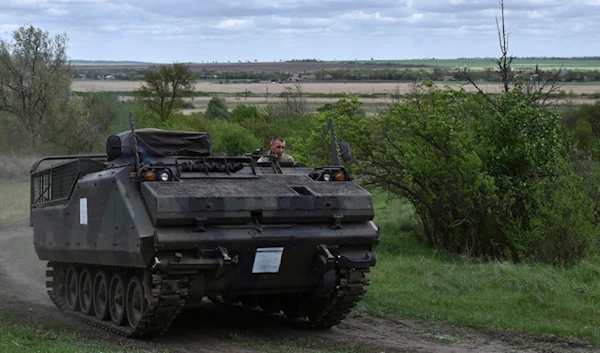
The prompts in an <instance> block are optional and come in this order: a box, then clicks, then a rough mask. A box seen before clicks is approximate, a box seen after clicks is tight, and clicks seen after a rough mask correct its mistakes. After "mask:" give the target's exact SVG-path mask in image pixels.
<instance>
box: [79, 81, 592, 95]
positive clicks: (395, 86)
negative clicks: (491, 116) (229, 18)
mask: <svg viewBox="0 0 600 353" xmlns="http://www.w3.org/2000/svg"><path fill="white" fill-rule="evenodd" d="M141 83H142V82H141V81H93V80H80V81H74V82H73V85H72V86H71V87H72V89H73V91H76V92H87V91H99V90H104V91H111V92H131V91H133V90H135V89H138V88H139V87H140V84H141ZM443 84H446V82H445V83H440V85H443ZM448 84H449V85H450V86H453V87H459V86H461V85H464V88H465V89H466V90H468V91H474V90H475V89H474V88H473V87H472V86H471V85H467V84H460V83H452V84H450V83H448ZM411 85H412V84H411V83H406V82H347V83H345V82H318V83H317V82H307V83H302V84H301V87H302V90H303V91H304V92H305V93H324V94H333V93H344V92H345V93H351V94H375V93H393V92H398V93H400V94H406V93H408V92H410V89H411ZM285 87H294V84H292V83H284V84H278V83H227V84H220V83H218V82H206V81H202V82H197V83H196V90H197V91H202V92H214V93H229V94H236V93H242V92H246V91H247V92H249V93H252V94H267V93H268V94H279V93H281V92H284V90H285ZM480 88H481V89H482V90H483V91H484V92H486V93H492V94H493V93H500V92H501V91H502V89H501V86H500V85H499V84H491V83H488V84H481V85H480ZM563 90H564V91H566V92H569V93H570V92H572V93H573V94H578V95H580V94H593V93H596V92H600V83H596V84H569V85H567V86H565V87H564V88H563Z"/></svg>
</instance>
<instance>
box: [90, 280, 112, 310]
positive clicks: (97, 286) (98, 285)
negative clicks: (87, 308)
mask: <svg viewBox="0 0 600 353" xmlns="http://www.w3.org/2000/svg"><path fill="white" fill-rule="evenodd" d="M93 288H94V291H93V293H94V312H96V317H97V318H98V319H100V320H108V318H109V317H110V312H109V311H108V302H109V300H108V298H109V296H108V281H107V279H106V274H105V273H104V271H102V270H100V271H98V273H96V276H95V277H94V287H93Z"/></svg>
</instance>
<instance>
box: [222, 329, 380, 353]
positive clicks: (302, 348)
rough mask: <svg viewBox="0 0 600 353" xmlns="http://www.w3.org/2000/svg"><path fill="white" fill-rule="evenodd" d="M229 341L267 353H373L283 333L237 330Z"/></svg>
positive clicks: (231, 333) (230, 333)
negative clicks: (260, 333) (258, 332)
mask: <svg viewBox="0 0 600 353" xmlns="http://www.w3.org/2000/svg"><path fill="white" fill-rule="evenodd" d="M227 336H228V337H227V339H231V340H232V341H233V342H234V343H236V344H237V345H240V346H243V347H248V348H252V349H256V350H258V351H260V352H265V353H291V352H303V353H305V352H306V353H367V352H371V351H372V350H370V349H369V348H366V347H357V346H355V345H354V346H351V347H342V346H340V344H339V343H333V342H324V341H323V340H322V339H318V338H317V339H316V338H315V337H312V336H310V335H306V336H304V335H303V336H302V337H289V336H286V335H282V334H281V332H271V333H270V334H264V335H261V336H258V335H256V334H255V333H254V332H252V331H240V330H235V331H232V332H228V333H227Z"/></svg>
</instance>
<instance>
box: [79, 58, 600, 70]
mask: <svg viewBox="0 0 600 353" xmlns="http://www.w3.org/2000/svg"><path fill="white" fill-rule="evenodd" d="M162 64H171V63H144V62H116V61H115V62H73V66H74V67H75V68H76V69H80V70H86V69H148V68H152V67H156V66H157V65H162ZM536 64H537V65H538V67H539V68H540V69H557V68H559V67H561V66H562V67H563V68H565V69H580V70H600V60H596V59H514V60H513V62H512V67H513V68H529V69H534V68H535V65H536ZM190 67H191V69H192V70H194V71H200V70H203V69H205V70H217V71H247V72H259V71H280V72H282V71H290V72H301V71H307V72H311V71H318V70H335V69H344V70H356V69H361V70H382V69H419V68H425V67H427V68H433V67H445V68H464V67H468V68H470V69H472V70H483V69H486V68H495V67H496V66H495V64H494V63H493V61H492V59H491V58H489V59H414V60H356V61H353V60H346V61H316V62H310V61H307V62H304V61H289V62H285V61H282V62H220V63H190Z"/></svg>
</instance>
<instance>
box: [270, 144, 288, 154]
mask: <svg viewBox="0 0 600 353" xmlns="http://www.w3.org/2000/svg"><path fill="white" fill-rule="evenodd" d="M270 146H271V153H272V154H278V155H281V154H282V153H283V152H285V142H281V141H275V142H273V143H272V144H271V145H270Z"/></svg>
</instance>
